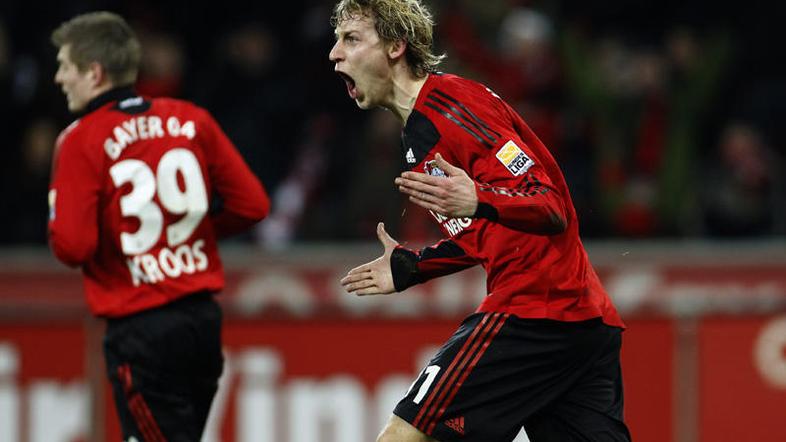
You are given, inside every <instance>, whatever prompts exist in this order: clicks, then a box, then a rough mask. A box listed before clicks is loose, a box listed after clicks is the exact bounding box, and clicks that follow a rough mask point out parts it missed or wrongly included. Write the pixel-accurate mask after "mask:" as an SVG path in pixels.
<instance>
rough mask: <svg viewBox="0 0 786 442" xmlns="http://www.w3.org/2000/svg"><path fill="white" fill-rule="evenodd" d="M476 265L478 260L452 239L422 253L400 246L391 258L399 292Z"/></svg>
mask: <svg viewBox="0 0 786 442" xmlns="http://www.w3.org/2000/svg"><path fill="white" fill-rule="evenodd" d="M475 265H477V261H475V259H474V258H472V257H471V256H469V255H467V254H466V253H464V250H462V249H461V247H459V246H458V245H457V244H456V243H454V242H453V241H450V240H444V241H440V242H439V243H437V244H436V245H434V246H432V247H426V248H424V249H423V250H421V251H420V252H415V251H413V250H410V249H407V248H405V247H401V246H399V247H396V249H395V250H393V253H392V254H391V256H390V269H391V272H392V273H393V285H394V286H395V288H396V291H397V292H400V291H403V290H406V289H407V288H409V287H411V286H413V285H416V284H421V283H423V282H426V281H428V280H430V279H434V278H438V277H440V276H445V275H450V274H452V273H456V272H459V271H461V270H464V269H467V268H469V267H473V266H475Z"/></svg>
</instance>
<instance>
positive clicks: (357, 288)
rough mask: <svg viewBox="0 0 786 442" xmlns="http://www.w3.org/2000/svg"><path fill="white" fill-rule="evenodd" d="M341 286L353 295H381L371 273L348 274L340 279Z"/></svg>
mask: <svg viewBox="0 0 786 442" xmlns="http://www.w3.org/2000/svg"><path fill="white" fill-rule="evenodd" d="M341 286H342V287H344V290H346V291H347V292H348V293H351V294H353V295H358V296H363V295H378V294H380V293H382V291H381V290H380V288H379V284H378V281H377V279H376V278H375V277H374V273H373V272H372V271H370V270H369V271H364V272H361V273H355V274H351V275H350V274H348V275H347V276H345V277H343V278H341Z"/></svg>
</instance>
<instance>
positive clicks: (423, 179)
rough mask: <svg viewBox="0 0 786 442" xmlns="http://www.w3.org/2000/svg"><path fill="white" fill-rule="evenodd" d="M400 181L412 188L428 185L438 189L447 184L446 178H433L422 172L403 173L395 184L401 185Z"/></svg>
mask: <svg viewBox="0 0 786 442" xmlns="http://www.w3.org/2000/svg"><path fill="white" fill-rule="evenodd" d="M402 180H403V181H402ZM399 181H402V182H403V183H406V184H408V185H410V186H415V185H418V186H420V185H427V186H431V187H434V188H438V187H440V185H441V184H444V183H445V178H444V177H436V176H431V175H428V174H425V173H420V172H403V173H402V174H401V176H400V177H398V178H396V179H395V183H396V184H398V185H401V184H400V183H399Z"/></svg>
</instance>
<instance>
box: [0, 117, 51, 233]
mask: <svg viewBox="0 0 786 442" xmlns="http://www.w3.org/2000/svg"><path fill="white" fill-rule="evenodd" d="M58 132H59V130H58V128H57V125H56V124H55V122H54V121H53V120H52V119H50V118H37V119H35V120H34V121H32V122H31V123H30V125H29V126H28V127H27V128H26V129H25V131H24V136H23V141H22V152H21V154H22V155H21V158H20V163H18V164H16V166H15V167H14V168H13V169H12V170H9V171H7V172H6V174H4V176H3V177H2V187H3V189H4V191H3V199H2V202H3V206H4V207H3V210H2V213H4V214H5V216H3V217H2V227H1V228H0V231H1V232H2V234H1V235H2V237H3V242H5V243H16V244H45V243H46V223H47V220H48V219H49V217H48V215H47V214H48V206H47V200H46V194H47V191H48V187H49V172H50V170H49V167H50V164H51V157H52V149H53V148H54V144H55V138H57V134H58Z"/></svg>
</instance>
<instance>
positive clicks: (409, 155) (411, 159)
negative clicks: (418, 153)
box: [406, 147, 418, 164]
mask: <svg viewBox="0 0 786 442" xmlns="http://www.w3.org/2000/svg"><path fill="white" fill-rule="evenodd" d="M406 159H407V163H408V164H415V163H417V162H418V160H416V159H415V152H412V148H411V147H410V148H409V150H408V151H407V156H406Z"/></svg>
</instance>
